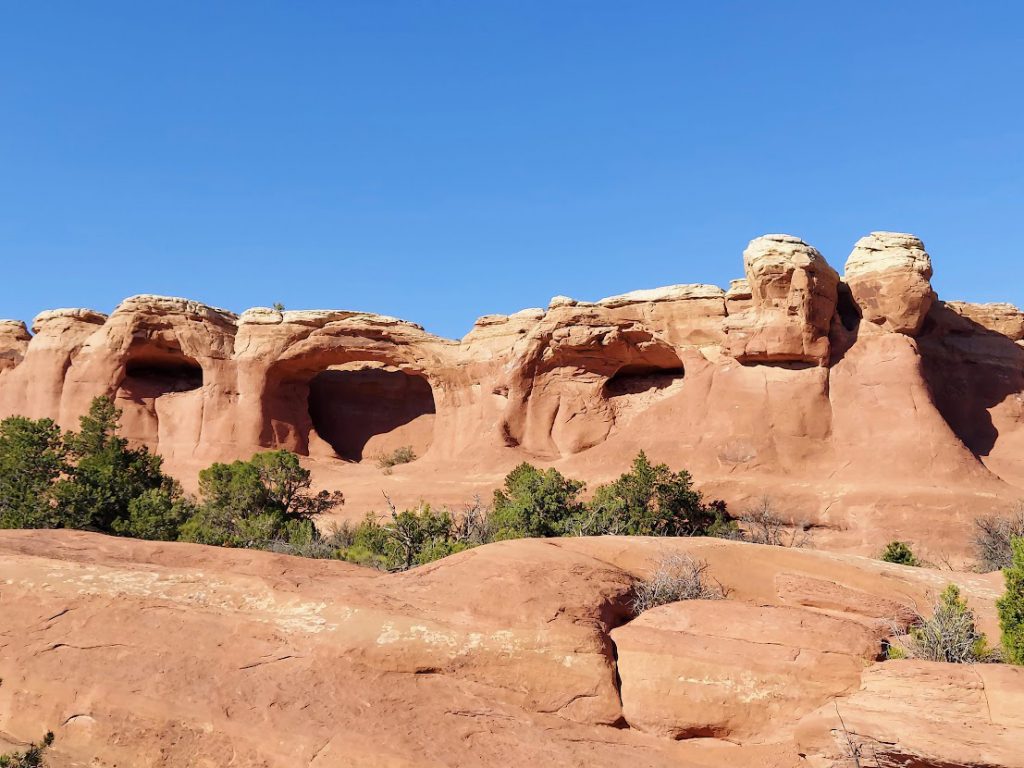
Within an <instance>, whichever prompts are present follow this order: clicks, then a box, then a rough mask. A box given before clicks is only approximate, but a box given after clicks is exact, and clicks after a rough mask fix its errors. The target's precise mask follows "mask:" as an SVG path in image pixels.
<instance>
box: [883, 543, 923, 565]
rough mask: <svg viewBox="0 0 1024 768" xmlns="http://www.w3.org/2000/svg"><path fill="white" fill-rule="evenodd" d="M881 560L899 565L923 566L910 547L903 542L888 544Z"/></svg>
mask: <svg viewBox="0 0 1024 768" xmlns="http://www.w3.org/2000/svg"><path fill="white" fill-rule="evenodd" d="M881 559H882V560H884V561H885V562H887V563H896V564H897V565H918V566H919V565H921V561H920V560H918V559H917V557H916V556H915V555H914V552H913V550H911V549H910V545H909V544H906V543H904V542H902V541H890V542H889V543H888V544H886V545H885V549H884V550H883V551H882V557H881Z"/></svg>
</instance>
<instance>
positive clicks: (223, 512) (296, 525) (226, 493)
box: [181, 451, 344, 547]
mask: <svg viewBox="0 0 1024 768" xmlns="http://www.w3.org/2000/svg"><path fill="white" fill-rule="evenodd" d="M311 486H312V480H311V477H310V473H309V471H308V470H307V469H304V468H303V467H302V465H301V464H300V463H299V459H298V457H297V456H296V455H295V454H293V453H291V452H289V451H267V452H265V453H258V454H256V455H254V456H253V457H252V458H251V459H249V460H248V461H235V462H232V463H231V464H222V463H216V464H212V465H211V466H209V467H207V468H206V469H204V470H202V471H201V472H200V473H199V492H200V495H201V496H202V503H201V504H200V506H199V508H198V509H197V510H196V512H195V514H193V515H192V516H191V517H190V518H189V519H188V521H187V522H186V523H185V524H184V525H183V526H182V530H181V538H182V539H184V540H185V541H194V542H197V543H200V544H217V545H222V546H236V547H237V546H242V547H261V546H266V545H268V544H269V543H270V542H271V541H275V540H276V541H286V542H287V541H289V540H290V539H291V538H293V537H307V536H315V535H316V532H315V528H314V526H313V522H312V521H313V518H315V517H316V516H318V515H321V514H323V513H324V512H327V511H329V510H331V509H333V508H334V507H335V506H338V505H340V504H343V503H344V498H343V496H342V494H341V493H340V492H339V491H334V492H329V491H320V492H319V493H311V492H310V490H309V489H310V487H311Z"/></svg>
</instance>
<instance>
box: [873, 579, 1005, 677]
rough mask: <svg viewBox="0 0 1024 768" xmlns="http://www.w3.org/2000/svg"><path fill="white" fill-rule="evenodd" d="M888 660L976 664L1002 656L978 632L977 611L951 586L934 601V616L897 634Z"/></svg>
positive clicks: (923, 618)
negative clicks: (922, 660) (911, 659)
mask: <svg viewBox="0 0 1024 768" xmlns="http://www.w3.org/2000/svg"><path fill="white" fill-rule="evenodd" d="M894 635H895V637H894V638H893V640H894V642H891V643H890V646H889V651H888V658H890V659H896V658H913V659H925V660H927V661H945V662H949V663H953V664H973V663H976V662H991V661H998V660H999V653H998V651H996V650H995V649H993V648H992V647H991V646H989V644H988V639H987V638H986V637H985V635H984V634H983V633H981V632H979V631H978V629H977V626H976V624H975V618H974V611H972V610H971V609H970V608H969V607H968V605H967V601H966V600H965V599H964V598H962V597H961V596H960V588H959V587H958V586H956V585H955V584H950V585H949V586H947V587H946V588H945V589H944V590H943V591H942V594H941V595H939V598H938V600H936V601H935V604H934V606H933V610H932V615H931V616H927V617H925V616H921V615H920V614H919V615H918V616H917V618H916V620H915V621H914V622H913V623H912V624H911V626H910V628H909V630H908V631H901V630H898V629H897V631H895V632H894Z"/></svg>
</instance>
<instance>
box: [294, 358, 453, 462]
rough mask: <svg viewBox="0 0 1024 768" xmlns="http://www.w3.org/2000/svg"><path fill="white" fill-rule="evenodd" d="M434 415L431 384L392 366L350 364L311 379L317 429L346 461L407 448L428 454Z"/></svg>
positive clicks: (312, 415) (311, 408)
mask: <svg viewBox="0 0 1024 768" xmlns="http://www.w3.org/2000/svg"><path fill="white" fill-rule="evenodd" d="M434 413H435V406H434V393H433V390H432V389H431V387H430V384H429V382H428V381H427V380H426V379H425V378H424V377H423V376H421V375H419V374H416V373H407V372H405V371H401V370H399V369H397V368H394V367H392V366H386V365H379V364H378V365H374V364H367V363H350V364H347V365H343V366H335V367H332V368H329V369H328V370H325V371H321V372H320V373H318V374H316V375H315V376H313V378H312V379H311V380H310V382H309V417H310V420H311V421H312V423H313V428H314V429H315V430H316V433H317V434H318V435H319V436H320V438H321V439H323V440H324V441H325V442H327V443H328V444H330V446H331V448H333V449H334V452H335V453H336V454H337V455H338V457H339V458H342V459H345V460H347V461H362V460H363V459H364V458H371V457H373V456H375V455H377V454H380V453H386V452H389V451H393V450H395V449H396V448H400V447H403V446H411V447H412V448H413V450H414V451H415V452H416V454H417V455H420V456H421V455H423V453H424V452H425V451H426V450H427V448H429V447H430V443H431V440H432V438H433V431H434Z"/></svg>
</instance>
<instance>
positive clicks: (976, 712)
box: [797, 661, 1024, 768]
mask: <svg viewBox="0 0 1024 768" xmlns="http://www.w3.org/2000/svg"><path fill="white" fill-rule="evenodd" d="M840 718H842V721H840ZM850 742H852V743H853V744H854V745H856V747H858V748H859V749H860V751H861V756H862V760H863V763H862V764H863V765H885V766H890V765H891V766H942V768H997V767H998V768H1021V767H1022V766H1024V669H1021V668H1019V667H1011V666H1007V665H1004V664H974V665H961V664H942V663H938V662H928V661H886V662H882V663H880V664H876V665H874V666H872V667H871V668H870V669H868V670H867V671H866V672H865V673H864V675H863V679H862V681H861V684H860V686H859V687H858V688H857V689H855V690H854V691H853V693H852V694H850V695H849V696H847V697H844V698H841V699H839V700H837V701H836V702H833V703H829V704H827V705H825V706H822V707H821V708H820V709H818V710H817V711H816V712H814V713H812V714H810V715H808V716H807V717H806V718H804V719H803V720H802V721H801V723H800V724H799V726H798V728H797V743H798V745H799V747H800V749H802V750H805V751H807V752H809V753H811V754H816V755H820V757H821V758H823V759H822V760H821V762H820V763H819V764H822V765H828V764H829V763H828V760H830V759H832V760H842V759H844V758H845V759H849V758H850V756H851V755H850V751H851V750H850ZM833 764H834V763H833Z"/></svg>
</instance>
